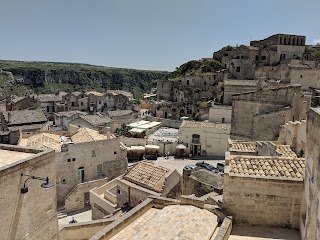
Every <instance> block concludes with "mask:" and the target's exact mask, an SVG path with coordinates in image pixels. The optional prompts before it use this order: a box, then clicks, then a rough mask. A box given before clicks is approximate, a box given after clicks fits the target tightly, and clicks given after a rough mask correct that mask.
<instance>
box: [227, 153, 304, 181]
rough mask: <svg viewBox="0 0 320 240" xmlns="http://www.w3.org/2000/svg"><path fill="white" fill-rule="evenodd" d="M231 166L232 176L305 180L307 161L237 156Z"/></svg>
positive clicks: (231, 161)
mask: <svg viewBox="0 0 320 240" xmlns="http://www.w3.org/2000/svg"><path fill="white" fill-rule="evenodd" d="M229 166H230V170H229V174H230V175H240V176H244V177H245V176H258V177H274V178H280V179H284V180H285V179H300V180H303V178H304V168H305V160H304V159H303V158H282V157H251V156H250V157H249V156H236V157H234V158H232V159H230V164H229Z"/></svg>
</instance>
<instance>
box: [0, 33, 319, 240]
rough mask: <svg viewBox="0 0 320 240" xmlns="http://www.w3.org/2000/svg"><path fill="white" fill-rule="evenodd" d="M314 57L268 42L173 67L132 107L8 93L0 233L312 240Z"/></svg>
mask: <svg viewBox="0 0 320 240" xmlns="http://www.w3.org/2000/svg"><path fill="white" fill-rule="evenodd" d="M317 51H319V52H320V47H319V46H317V45H306V36H300V35H289V34H275V35H272V36H269V37H267V36H266V38H265V39H262V40H253V41H251V42H249V43H248V45H240V46H238V45H237V46H226V47H223V48H222V49H221V50H218V51H215V52H213V53H212V57H211V58H202V59H200V60H197V61H190V62H188V63H186V64H184V65H181V67H180V68H179V69H178V70H176V72H175V73H174V74H173V75H171V77H169V78H168V79H159V80H158V81H157V82H156V86H155V87H154V88H152V89H151V90H150V92H145V93H144V94H143V96H142V97H141V99H140V98H139V99H138V98H137V97H135V95H134V94H133V93H132V92H130V91H129V90H127V89H121V90H119V89H107V90H105V91H104V92H103V91H100V92H99V91H77V92H70V91H69V92H68V91H65V92H64V91H57V92H55V93H50V94H48V93H46V94H28V95H25V96H15V95H10V96H8V97H7V98H6V99H4V100H3V101H1V102H0V189H1V192H0V208H1V213H2V214H1V215H0V223H1V224H0V236H1V237H0V238H1V239H6V240H7V239H8V240H11V239H44V240H50V239H52V240H78V239H90V240H107V239H112V240H115V239H119V240H125V239H128V240H131V239H133V240H134V239H136V240H141V239H166V240H167V239H201V240H226V239H230V240H237V239H261V238H263V239H293V240H296V239H302V240H316V239H320V225H319V222H320V215H319V201H320V195H319V193H320V186H319V182H320V164H319V162H320V161H319V156H320V155H319V153H320V147H319V146H320V140H319V135H320V100H319V97H320V58H317V57H315V55H314V52H317ZM318 177H319V179H318ZM259 237H260V238H259Z"/></svg>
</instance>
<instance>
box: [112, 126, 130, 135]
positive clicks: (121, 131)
mask: <svg viewBox="0 0 320 240" xmlns="http://www.w3.org/2000/svg"><path fill="white" fill-rule="evenodd" d="M130 129H131V127H129V126H127V125H126V124H124V123H123V124H122V125H121V127H120V128H117V129H116V131H115V132H116V133H117V134H119V135H120V136H126V135H127V134H129V130H130Z"/></svg>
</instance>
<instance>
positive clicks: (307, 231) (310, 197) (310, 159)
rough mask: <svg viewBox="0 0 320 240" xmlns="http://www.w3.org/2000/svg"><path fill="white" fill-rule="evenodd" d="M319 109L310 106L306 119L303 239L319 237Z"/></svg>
mask: <svg viewBox="0 0 320 240" xmlns="http://www.w3.org/2000/svg"><path fill="white" fill-rule="evenodd" d="M319 134H320V111H319V108H311V109H310V110H309V112H308V120H307V136H306V139H307V144H306V169H305V186H304V187H305V191H304V196H303V198H304V200H303V203H304V206H303V208H302V211H301V225H302V226H303V228H302V229H301V236H302V239H303V240H307V239H308V240H315V239H320V226H319V221H320V216H319V209H320V208H319V200H320V197H319V196H320V195H319V194H320V191H319V189H320V174H319V173H320V164H319V162H320V161H319V160H320V148H319V146H320V138H319Z"/></svg>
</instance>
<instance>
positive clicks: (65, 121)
mask: <svg viewBox="0 0 320 240" xmlns="http://www.w3.org/2000/svg"><path fill="white" fill-rule="evenodd" d="M81 115H87V113H86V112H82V111H78V110H76V111H67V112H58V113H55V114H54V124H55V125H56V126H58V127H60V128H62V129H63V130H67V129H68V127H69V123H70V122H71V121H72V120H74V119H77V118H79V117H80V116H81Z"/></svg>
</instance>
